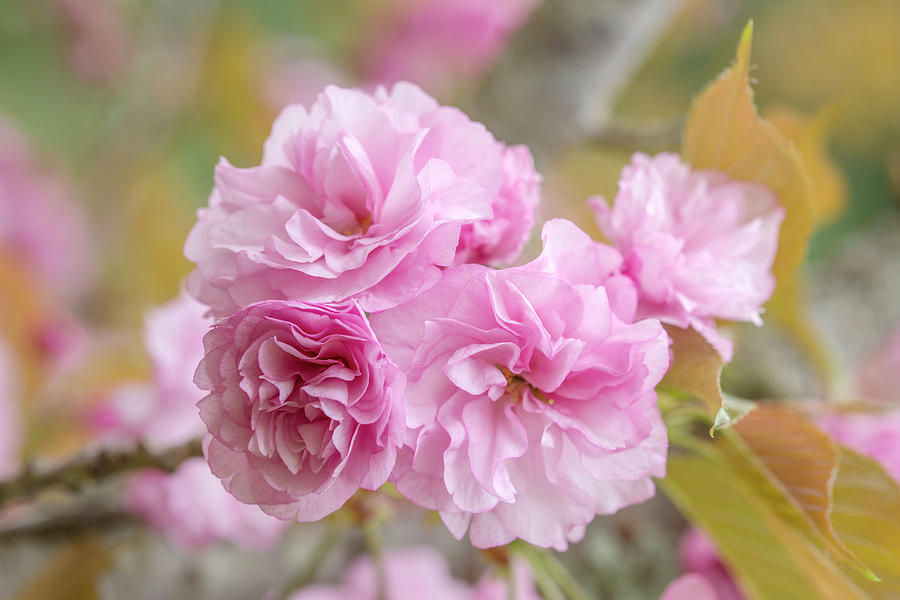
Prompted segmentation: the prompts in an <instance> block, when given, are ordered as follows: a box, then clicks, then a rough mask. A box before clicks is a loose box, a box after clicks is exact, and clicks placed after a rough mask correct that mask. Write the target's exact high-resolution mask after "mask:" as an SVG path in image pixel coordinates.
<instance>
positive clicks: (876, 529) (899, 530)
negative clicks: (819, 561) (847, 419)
mask: <svg viewBox="0 0 900 600" xmlns="http://www.w3.org/2000/svg"><path fill="white" fill-rule="evenodd" d="M898 516H900V488H898V487H897V483H896V482H895V481H894V480H893V479H892V478H891V477H890V476H889V475H888V474H887V473H885V471H884V469H883V468H882V467H881V465H879V464H878V463H877V462H875V461H874V460H872V459H870V458H867V457H865V456H861V455H859V454H857V453H856V452H854V451H852V450H850V449H848V448H841V464H840V469H839V470H838V475H837V479H836V480H835V483H834V507H833V509H832V513H831V521H832V523H833V524H834V529H835V531H837V533H838V535H839V536H840V537H841V540H843V541H844V543H846V544H847V546H849V547H850V548H852V549H853V551H854V552H856V554H857V555H858V556H859V557H860V559H862V560H863V561H864V562H865V563H866V564H867V565H868V566H869V567H871V569H872V570H873V571H875V573H876V574H877V575H878V576H879V577H880V578H881V581H880V582H878V583H873V582H868V581H862V582H860V586H861V587H863V588H864V589H865V590H866V591H867V592H868V593H869V594H870V595H871V596H872V597H873V598H878V599H884V600H887V599H889V598H893V599H896V598H900V523H898V520H897V519H898Z"/></svg>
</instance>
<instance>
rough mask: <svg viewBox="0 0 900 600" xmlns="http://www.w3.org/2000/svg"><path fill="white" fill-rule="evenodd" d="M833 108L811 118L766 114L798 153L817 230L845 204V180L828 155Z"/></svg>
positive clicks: (785, 111) (783, 110)
mask: <svg viewBox="0 0 900 600" xmlns="http://www.w3.org/2000/svg"><path fill="white" fill-rule="evenodd" d="M834 106H835V105H832V107H829V108H827V109H824V110H821V111H819V112H818V113H817V114H815V115H812V116H808V115H803V114H800V113H798V112H797V111H795V110H792V109H790V108H787V107H785V106H780V107H777V108H775V109H773V110H770V111H768V112H767V113H766V118H767V119H768V120H769V121H770V122H771V123H772V124H773V125H774V126H775V127H776V128H778V131H780V132H781V133H783V134H784V135H785V136H787V137H788V138H789V139H790V140H791V141H792V142H794V144H795V145H796V146H797V149H798V150H799V151H800V156H801V159H802V160H803V164H804V165H805V166H806V172H807V173H809V178H810V184H811V185H812V191H813V195H812V198H813V203H812V208H813V222H814V224H815V225H816V226H822V225H825V224H827V223H828V222H830V221H833V220H834V219H835V218H836V217H838V216H839V215H840V214H841V213H842V212H843V210H844V207H845V206H846V204H847V184H846V183H845V182H844V176H843V174H842V173H841V171H840V169H839V168H838V166H837V164H835V162H834V161H833V160H832V158H831V157H830V156H829V155H828V135H829V133H830V129H831V126H832V123H833V122H834V120H835V114H836V111H837V109H836V108H834Z"/></svg>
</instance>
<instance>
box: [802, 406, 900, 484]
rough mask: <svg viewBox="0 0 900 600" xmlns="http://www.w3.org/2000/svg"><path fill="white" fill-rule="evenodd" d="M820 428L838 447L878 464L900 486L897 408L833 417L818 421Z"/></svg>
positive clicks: (899, 424) (899, 410) (899, 435)
mask: <svg viewBox="0 0 900 600" xmlns="http://www.w3.org/2000/svg"><path fill="white" fill-rule="evenodd" d="M819 425H820V426H821V427H822V429H824V430H825V431H826V432H828V433H829V434H831V435H832V436H833V437H834V439H835V440H837V441H838V442H840V443H841V444H843V445H845V446H848V447H849V448H852V449H853V450H856V451H857V452H859V453H860V454H864V455H866V456H868V457H869V458H872V459H874V460H876V461H878V462H879V463H880V464H881V466H882V467H884V470H885V471H887V472H888V474H889V475H890V476H891V477H893V478H894V480H895V481H897V483H898V485H900V408H895V409H894V410H891V411H888V412H884V413H861V412H860V413H850V412H841V413H834V414H830V415H826V416H823V417H820V418H819Z"/></svg>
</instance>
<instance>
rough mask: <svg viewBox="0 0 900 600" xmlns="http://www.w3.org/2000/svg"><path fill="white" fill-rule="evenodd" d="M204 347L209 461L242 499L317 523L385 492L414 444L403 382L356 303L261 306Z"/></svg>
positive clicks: (200, 375)
mask: <svg viewBox="0 0 900 600" xmlns="http://www.w3.org/2000/svg"><path fill="white" fill-rule="evenodd" d="M203 342H204V346H205V347H206V356H205V357H204V359H203V361H202V362H201V363H200V366H199V368H198V369H197V374H196V378H195V381H196V382H197V384H198V385H199V386H200V387H202V388H203V389H206V390H209V395H207V396H206V397H205V398H204V399H203V400H201V402H200V412H201V416H202V418H203V421H204V422H205V423H206V426H207V427H208V429H209V433H210V435H209V436H208V437H207V439H206V450H207V458H208V460H209V464H210V466H211V467H212V471H213V473H215V474H216V476H218V477H219V478H221V479H222V480H223V483H224V484H225V487H226V488H227V489H228V490H229V491H230V492H231V493H232V494H234V495H235V496H236V497H237V498H238V499H239V500H241V501H242V502H247V503H252V504H259V505H261V506H262V507H263V510H265V511H266V512H268V513H270V514H272V515H275V516H278V517H280V518H283V519H289V518H296V519H298V520H301V521H314V520H318V519H321V518H322V517H324V516H326V515H327V514H329V513H331V512H334V511H335V510H337V509H338V508H340V507H341V506H342V505H343V504H344V502H346V501H347V500H348V499H349V498H350V497H351V496H352V495H353V494H354V493H355V492H356V491H357V490H358V489H359V488H360V487H364V488H366V489H370V490H374V489H377V488H378V487H380V486H381V485H382V484H384V482H385V481H386V480H387V477H388V474H389V473H390V472H391V469H392V468H393V466H394V462H395V460H396V454H397V448H398V447H399V446H400V444H401V443H402V438H403V389H404V378H403V374H402V373H401V372H400V371H399V370H398V369H397V367H396V366H394V364H393V363H392V362H391V361H390V360H389V359H388V358H387V357H386V356H385V355H384V353H383V351H382V349H381V346H380V345H379V343H378V341H377V340H376V339H375V334H374V333H373V332H372V330H371V328H370V327H369V323H368V321H366V317H365V315H364V314H363V312H362V310H360V308H359V307H358V306H357V305H356V304H354V303H344V304H339V305H316V304H305V303H302V302H287V301H278V300H272V301H267V302H260V303H258V304H253V305H251V306H248V307H246V308H244V309H242V310H239V311H238V312H236V313H235V314H233V315H231V316H230V317H228V318H227V319H225V320H224V321H222V322H220V323H217V324H216V325H215V326H214V327H213V329H212V331H210V333H209V334H207V336H206V337H205V338H204V340H203Z"/></svg>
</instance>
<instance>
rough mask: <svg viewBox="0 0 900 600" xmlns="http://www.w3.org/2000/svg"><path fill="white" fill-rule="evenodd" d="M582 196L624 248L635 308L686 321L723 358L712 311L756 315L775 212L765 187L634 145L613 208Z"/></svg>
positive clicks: (766, 280)
mask: <svg viewBox="0 0 900 600" xmlns="http://www.w3.org/2000/svg"><path fill="white" fill-rule="evenodd" d="M590 205H591V207H592V208H593V209H594V211H595V213H596V216H597V222H598V223H599V225H600V227H601V229H602V230H603V232H604V234H605V235H606V236H607V237H608V238H609V239H610V240H611V241H612V243H613V244H614V245H615V246H616V247H617V248H618V249H619V251H620V252H622V254H623V255H624V257H625V273H626V274H628V275H630V276H631V277H632V279H634V282H635V284H636V285H637V287H638V293H639V298H640V307H639V311H638V312H639V314H640V315H641V316H649V317H655V318H658V319H660V320H661V321H663V322H664V323H670V324H672V325H676V326H678V327H689V326H690V327H694V328H695V329H697V331H698V332H700V333H701V334H703V335H704V337H706V338H707V339H708V340H709V341H710V342H711V343H712V344H713V345H714V346H715V347H716V348H717V349H718V350H719V353H720V354H722V357H723V358H724V359H725V360H726V361H728V360H731V353H732V347H731V342H729V341H728V340H725V339H723V338H721V337H720V336H719V335H718V334H717V333H716V329H715V319H726V320H731V321H751V322H753V323H756V324H760V323H761V322H762V321H761V319H760V313H761V311H762V305H763V304H764V303H765V302H766V301H767V300H768V299H769V297H770V296H771V295H772V292H773V291H774V289H775V278H774V276H773V275H772V263H773V261H774V260H775V252H776V250H777V246H778V230H779V227H780V225H781V221H782V219H783V218H784V210H783V209H782V208H781V207H780V206H779V205H778V200H777V198H776V197H775V195H774V194H773V193H772V192H771V191H769V190H768V189H767V188H765V187H763V186H761V185H758V184H755V183H745V182H740V181H735V180H731V179H729V178H728V177H727V175H725V174H724V173H720V172H717V171H692V170H691V169H690V167H689V166H688V165H686V164H685V163H684V162H682V161H681V159H680V158H679V157H678V156H677V155H675V154H669V153H663V154H659V155H657V156H653V157H651V156H647V155H646V154H641V153H637V154H635V155H634V156H633V157H632V159H631V164H630V165H628V166H626V167H625V168H624V169H623V170H622V174H621V177H620V178H619V192H618V194H617V195H616V201H615V204H614V205H613V207H612V208H610V207H609V206H607V204H606V202H605V201H604V199H603V198H600V197H595V198H592V199H591V200H590Z"/></svg>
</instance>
